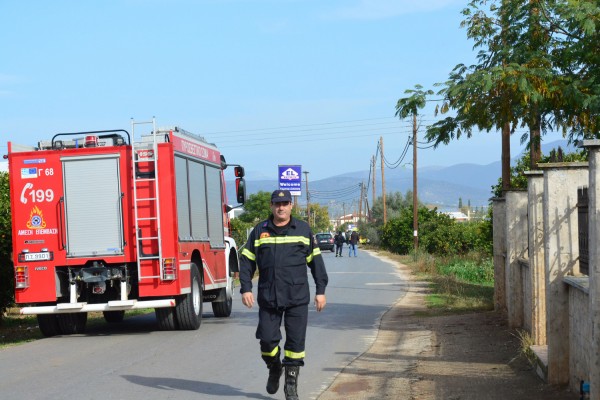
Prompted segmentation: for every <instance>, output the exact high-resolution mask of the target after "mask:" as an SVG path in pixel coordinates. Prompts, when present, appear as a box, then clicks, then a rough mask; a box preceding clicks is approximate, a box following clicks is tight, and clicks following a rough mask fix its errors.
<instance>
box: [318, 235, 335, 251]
mask: <svg viewBox="0 0 600 400" xmlns="http://www.w3.org/2000/svg"><path fill="white" fill-rule="evenodd" d="M315 237H316V239H317V244H318V245H319V249H321V250H331V251H335V249H334V245H333V235H332V234H331V233H317V234H316V235H315Z"/></svg>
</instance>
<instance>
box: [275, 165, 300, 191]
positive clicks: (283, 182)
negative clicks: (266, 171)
mask: <svg viewBox="0 0 600 400" xmlns="http://www.w3.org/2000/svg"><path fill="white" fill-rule="evenodd" d="M279 189H280V190H289V191H290V193H291V194H292V196H302V166H301V165H280V166H279Z"/></svg>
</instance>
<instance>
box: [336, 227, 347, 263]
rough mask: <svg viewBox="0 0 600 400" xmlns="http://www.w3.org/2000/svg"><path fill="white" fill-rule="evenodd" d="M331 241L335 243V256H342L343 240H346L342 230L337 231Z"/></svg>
mask: <svg viewBox="0 0 600 400" xmlns="http://www.w3.org/2000/svg"><path fill="white" fill-rule="evenodd" d="M333 242H334V243H335V256H336V257H343V255H342V248H343V247H344V242H346V238H345V237H344V234H343V233H342V231H338V233H337V235H335V237H334V238H333Z"/></svg>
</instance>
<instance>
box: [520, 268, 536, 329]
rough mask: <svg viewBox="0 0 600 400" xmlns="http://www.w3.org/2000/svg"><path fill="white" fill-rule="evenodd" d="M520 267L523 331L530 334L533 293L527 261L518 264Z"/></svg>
mask: <svg viewBox="0 0 600 400" xmlns="http://www.w3.org/2000/svg"><path fill="white" fill-rule="evenodd" d="M519 264H520V266H521V279H522V281H523V283H522V285H521V287H522V288H523V329H525V330H526V331H527V332H529V333H531V332H532V325H533V315H532V313H531V309H532V308H533V306H532V304H533V301H534V299H533V292H532V291H531V268H530V267H529V261H528V260H523V261H522V262H520V263H519Z"/></svg>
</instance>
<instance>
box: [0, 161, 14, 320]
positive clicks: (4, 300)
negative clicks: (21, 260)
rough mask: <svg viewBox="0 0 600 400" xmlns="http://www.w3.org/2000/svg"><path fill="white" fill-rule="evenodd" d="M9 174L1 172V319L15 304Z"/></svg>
mask: <svg viewBox="0 0 600 400" xmlns="http://www.w3.org/2000/svg"><path fill="white" fill-rule="evenodd" d="M11 252H12V230H11V221H10V194H9V186H8V173H6V172H0V318H1V315H2V313H3V312H4V311H5V310H6V308H8V307H10V306H12V305H13V303H14V269H13V264H12V261H11V256H10V255H11Z"/></svg>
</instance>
